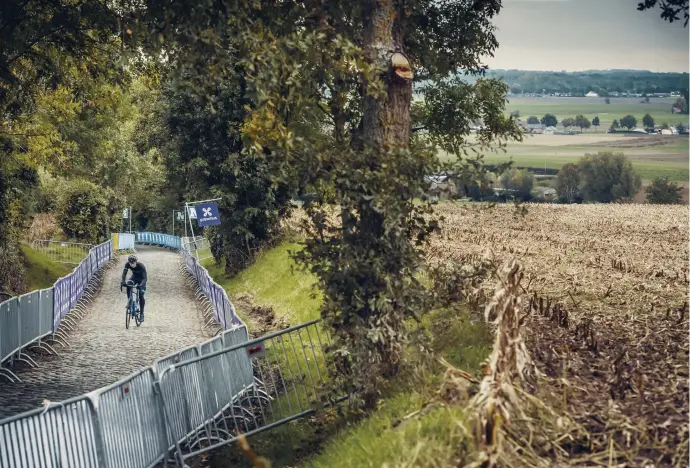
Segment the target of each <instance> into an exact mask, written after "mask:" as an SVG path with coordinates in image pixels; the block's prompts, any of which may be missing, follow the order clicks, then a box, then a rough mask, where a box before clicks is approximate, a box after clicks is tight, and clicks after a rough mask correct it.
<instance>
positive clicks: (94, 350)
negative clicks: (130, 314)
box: [0, 246, 211, 419]
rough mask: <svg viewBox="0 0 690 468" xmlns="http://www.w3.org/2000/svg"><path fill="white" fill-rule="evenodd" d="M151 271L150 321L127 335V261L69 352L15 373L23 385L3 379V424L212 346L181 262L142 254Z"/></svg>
mask: <svg viewBox="0 0 690 468" xmlns="http://www.w3.org/2000/svg"><path fill="white" fill-rule="evenodd" d="M137 250H138V252H139V253H138V256H139V259H140V260H141V262H142V263H143V264H144V265H145V266H146V270H147V273H148V283H147V288H146V321H145V322H144V323H143V324H142V325H141V326H140V327H136V325H135V324H134V321H133V320H132V323H131V324H130V328H129V330H126V329H125V313H124V308H125V305H126V294H125V293H124V292H122V293H120V276H121V275H122V268H123V267H124V263H125V260H126V258H127V257H126V256H120V257H119V260H118V263H117V264H116V265H115V266H113V267H111V268H110V269H109V270H108V271H106V273H105V278H104V282H103V286H102V289H101V292H100V294H98V296H97V297H96V298H95V300H94V301H93V304H92V305H91V307H90V308H89V312H88V313H87V314H86V316H85V317H84V319H83V320H82V321H80V322H79V325H78V326H77V328H76V329H75V330H74V331H73V332H71V333H70V334H69V344H70V345H71V348H61V347H60V346H57V348H56V349H57V351H58V353H59V356H54V357H53V356H46V357H44V356H41V357H39V358H36V360H37V362H38V364H39V366H40V367H39V368H35V369H31V368H28V366H23V367H21V368H19V370H16V373H17V375H18V376H19V377H20V378H21V379H22V381H23V382H22V383H15V384H10V383H8V382H7V381H6V380H5V379H2V378H0V419H1V418H4V417H7V416H11V415H13V414H16V413H20V412H23V411H27V410H30V409H34V408H37V407H39V406H40V405H41V402H42V401H43V400H45V399H48V400H50V401H53V402H55V401H60V400H64V399H66V398H71V397H74V396H78V395H81V394H82V393H86V392H89V391H92V390H95V389H97V388H100V387H103V386H105V385H109V384H111V383H113V382H116V381H117V380H119V379H121V378H123V377H126V376H127V375H128V374H131V373H132V372H135V371H137V370H139V369H140V368H142V367H146V366H148V365H150V364H152V363H153V361H155V360H156V359H158V358H160V357H163V356H165V355H167V354H170V353H172V352H173V351H175V350H177V349H179V348H182V347H185V346H189V345H193V344H196V343H199V342H201V341H204V340H206V339H208V338H209V337H210V336H211V334H210V332H208V331H206V330H204V328H203V319H202V315H201V310H200V309H199V308H198V307H197V304H196V301H195V300H194V295H193V294H192V292H191V289H190V288H189V287H188V286H187V284H186V283H185V280H184V277H183V276H182V274H181V273H180V271H179V270H178V266H177V264H178V262H179V254H176V253H173V252H170V251H168V250H165V249H159V248H155V247H146V246H137Z"/></svg>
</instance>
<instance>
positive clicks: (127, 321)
mask: <svg viewBox="0 0 690 468" xmlns="http://www.w3.org/2000/svg"><path fill="white" fill-rule="evenodd" d="M131 319H132V313H131V312H130V311H129V307H127V308H126V309H125V328H126V329H129V321H130V320H131Z"/></svg>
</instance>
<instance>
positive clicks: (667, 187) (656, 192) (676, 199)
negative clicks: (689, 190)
mask: <svg viewBox="0 0 690 468" xmlns="http://www.w3.org/2000/svg"><path fill="white" fill-rule="evenodd" d="M646 192H647V201H648V202H649V203H654V204H665V205H671V204H678V203H682V202H683V195H682V192H683V188H682V187H679V186H678V184H676V183H675V182H669V180H668V177H657V178H656V179H654V180H653V181H652V183H651V184H650V185H648V186H647V188H646Z"/></svg>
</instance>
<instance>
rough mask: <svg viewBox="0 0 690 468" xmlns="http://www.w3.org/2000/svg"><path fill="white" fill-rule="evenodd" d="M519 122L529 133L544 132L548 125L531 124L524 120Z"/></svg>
mask: <svg viewBox="0 0 690 468" xmlns="http://www.w3.org/2000/svg"><path fill="white" fill-rule="evenodd" d="M518 124H519V125H520V126H521V127H522V128H523V129H524V130H525V132H527V133H542V132H543V131H544V129H545V128H546V125H544V124H541V123H538V124H530V123H527V122H524V121H520V122H518Z"/></svg>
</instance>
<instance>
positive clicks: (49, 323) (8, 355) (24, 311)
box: [0, 241, 112, 466]
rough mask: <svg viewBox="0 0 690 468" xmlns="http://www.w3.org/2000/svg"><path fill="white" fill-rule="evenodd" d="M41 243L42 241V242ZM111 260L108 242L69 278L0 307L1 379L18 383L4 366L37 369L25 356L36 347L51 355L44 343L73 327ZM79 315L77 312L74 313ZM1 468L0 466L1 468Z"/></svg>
mask: <svg viewBox="0 0 690 468" xmlns="http://www.w3.org/2000/svg"><path fill="white" fill-rule="evenodd" d="M42 242H43V241H42ZM111 258H112V246H111V244H110V241H107V242H104V243H102V244H100V245H97V246H95V247H92V248H91V249H90V250H89V252H88V254H87V255H86V256H85V257H84V258H83V259H82V260H81V262H79V264H78V265H77V266H76V267H75V268H74V270H73V271H72V273H70V274H69V275H67V276H65V277H63V278H59V279H58V280H57V281H56V282H55V284H54V285H53V287H52V288H48V289H42V290H39V291H32V292H30V293H27V294H23V295H21V296H18V297H13V298H11V299H8V300H7V301H4V302H2V303H0V376H3V377H5V378H6V379H8V380H9V381H10V382H18V381H20V380H21V379H20V378H19V377H18V376H17V375H16V374H14V372H12V371H11V370H10V369H8V368H7V367H3V364H4V363H6V362H7V361H9V362H10V363H13V362H14V361H23V362H26V363H27V364H29V365H31V366H36V363H35V362H34V360H33V359H32V358H31V357H30V356H29V355H28V354H26V353H25V352H24V350H25V349H27V348H29V347H32V346H35V347H37V348H42V349H44V350H46V351H48V352H51V353H53V354H57V353H56V352H55V350H54V349H53V348H52V347H51V346H50V345H49V344H48V343H46V342H45V341H44V339H45V338H46V337H48V336H50V337H51V338H52V339H56V340H59V339H63V340H64V335H62V334H61V333H60V331H59V330H58V328H59V327H60V326H61V325H64V326H65V327H67V328H69V327H71V326H72V324H73V323H72V324H71V321H70V320H69V319H68V315H69V314H70V312H72V311H75V310H78V309H79V302H80V301H81V300H82V299H84V298H85V297H87V296H89V294H90V293H89V284H90V282H91V280H92V278H93V276H94V275H95V274H96V272H97V271H98V270H99V269H101V268H102V267H103V266H104V265H105V264H106V263H108V262H109V261H110V259H111ZM77 313H79V312H77ZM0 466H1V465H0Z"/></svg>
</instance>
